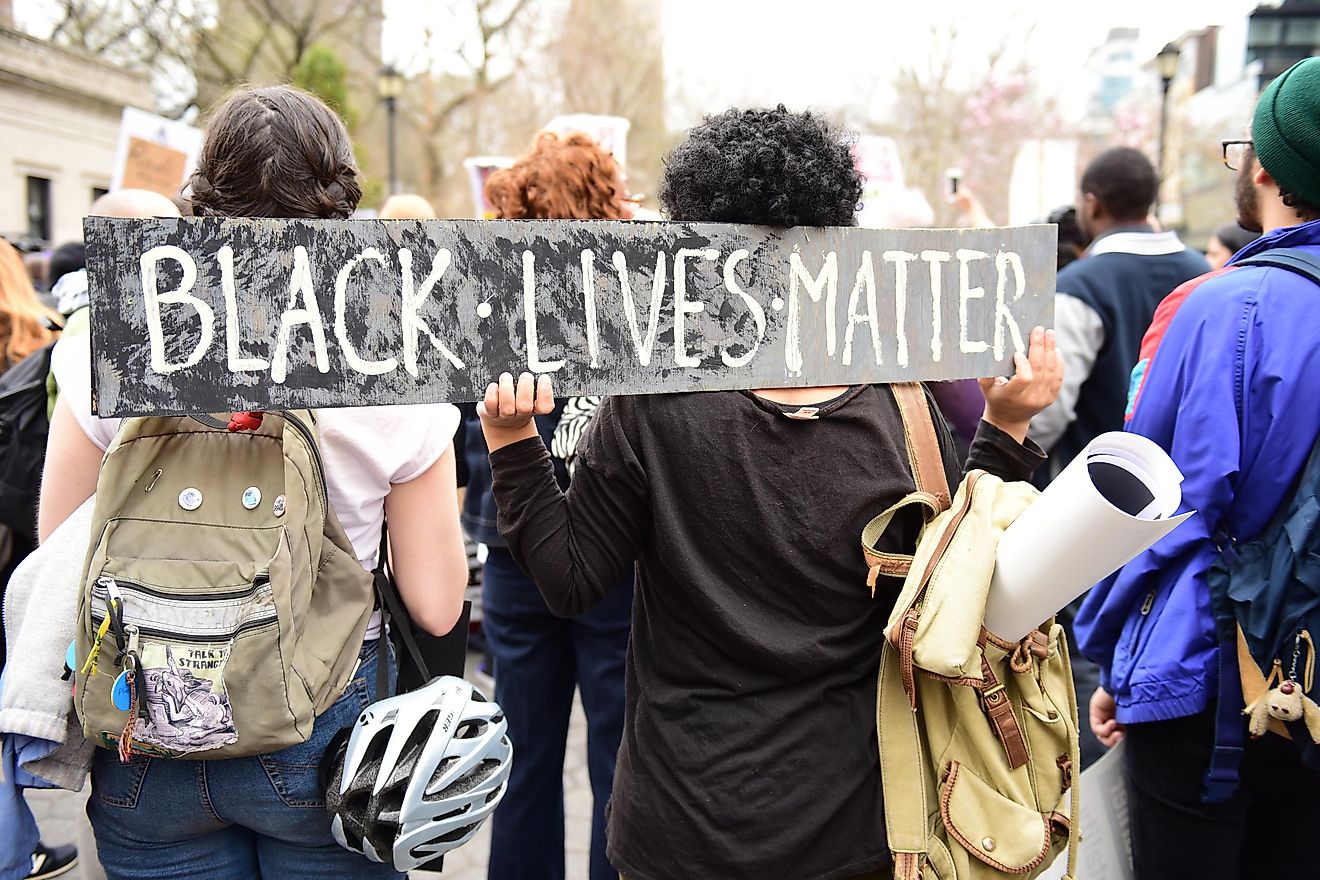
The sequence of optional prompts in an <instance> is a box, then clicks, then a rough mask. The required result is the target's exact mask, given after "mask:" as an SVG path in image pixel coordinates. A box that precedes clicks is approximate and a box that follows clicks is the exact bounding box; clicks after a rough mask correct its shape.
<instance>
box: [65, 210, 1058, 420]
mask: <svg viewBox="0 0 1320 880" xmlns="http://www.w3.org/2000/svg"><path fill="white" fill-rule="evenodd" d="M84 231H85V236H86V242H87V266H88V276H89V285H90V289H91V298H92V353H93V359H92V362H93V373H94V377H93V382H94V388H95V408H96V411H97V412H98V413H99V414H100V415H102V416H127V415H149V414H159V415H164V414H182V413H197V412H221V411H233V410H283V409H293V408H302V407H333V406H366V405H375V404H394V403H423V402H431V401H442V400H447V401H455V402H457V401H470V400H476V399H478V398H480V397H481V396H482V394H483V393H484V391H485V388H486V385H487V383H489V382H490V381H491V380H492V379H494V378H495V377H497V376H498V375H499V374H500V373H501V372H504V371H509V372H513V373H518V372H522V371H531V372H533V373H548V374H550V375H552V376H553V378H554V380H555V388H556V392H557V393H559V394H561V395H566V396H567V395H578V394H646V393H660V392H676V391H706V390H716V389H733V388H769V387H790V386H806V385H849V384H858V383H870V382H893V381H904V380H912V379H921V380H936V379H958V378H967V377H972V376H989V375H997V374H1003V373H1006V372H1009V371H1010V369H1011V363H1012V355H1013V352H1014V351H1022V350H1024V349H1025V344H1026V338H1027V335H1028V334H1029V332H1030V329H1031V328H1032V327H1033V326H1035V325H1037V324H1044V325H1046V326H1049V325H1050V324H1051V323H1052V316H1053V304H1054V262H1055V235H1056V233H1055V227H1053V226H1024V227H1011V228H1001V229H897V230H885V229H857V228H850V227H843V228H824V229H822V228H808V227H800V228H795V229H770V228H766V227H761V226H739V225H726V224H702V223H643V222H619V221H571V220H546V221H540V220H531V221H512V220H492V221H481V220H428V221H411V220H388V221H385V220H265V219H220V218H186V219H155V220H123V219H111V218H100V217H97V218H88V219H87V221H86V222H85V224H84Z"/></svg>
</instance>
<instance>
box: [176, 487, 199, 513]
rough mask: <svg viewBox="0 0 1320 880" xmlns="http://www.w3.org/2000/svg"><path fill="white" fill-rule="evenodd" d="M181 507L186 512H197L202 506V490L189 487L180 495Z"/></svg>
mask: <svg viewBox="0 0 1320 880" xmlns="http://www.w3.org/2000/svg"><path fill="white" fill-rule="evenodd" d="M179 506H180V507H182V508H183V509H184V510H196V509H197V508H199V507H201V506H202V490H201V489H194V488H192V487H189V488H187V489H184V490H183V491H182V492H180V493H179Z"/></svg>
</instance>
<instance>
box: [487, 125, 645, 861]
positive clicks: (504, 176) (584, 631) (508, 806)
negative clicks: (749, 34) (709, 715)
mask: <svg viewBox="0 0 1320 880" xmlns="http://www.w3.org/2000/svg"><path fill="white" fill-rule="evenodd" d="M486 197H487V198H488V199H489V201H490V203H491V205H493V206H494V208H495V212H496V215H497V216H498V217H499V218H501V219H504V218H515V219H528V218H537V219H578V220H587V219H595V220H625V219H628V218H629V217H631V216H632V209H631V206H630V205H629V203H628V199H627V190H626V189H625V188H624V183H623V175H622V173H621V171H620V169H619V166H618V163H616V162H615V161H614V157H613V156H611V155H610V154H609V153H608V152H606V151H605V150H604V149H603V148H602V147H601V146H600V145H599V144H597V143H596V142H595V141H594V140H592V139H591V138H589V137H588V136H587V135H585V134H581V133H574V134H567V135H564V136H559V135H556V134H553V133H551V132H542V133H541V134H540V135H539V136H538V137H537V139H536V143H535V146H534V147H533V148H532V151H531V153H529V154H528V155H526V156H524V157H523V158H521V159H519V160H518V161H517V162H515V163H514V164H513V166H512V167H510V168H505V169H501V170H499V171H496V172H495V173H494V174H492V175H491V176H490V178H489V180H487V182H486ZM560 416H561V411H560V410H559V409H558V408H557V409H556V410H555V411H554V412H553V413H543V414H541V416H540V417H539V418H538V419H537V427H538V428H539V429H540V430H541V431H542V432H543V436H545V437H546V438H547V439H549V438H550V437H551V435H552V432H554V431H556V430H557V429H558V428H559V427H560ZM469 419H470V424H469V427H470V430H469V431H468V434H467V448H466V454H467V459H468V462H469V465H470V470H469V477H468V492H467V496H466V498H465V499H464V509H463V522H464V524H465V525H466V526H467V528H468V532H469V534H471V535H472V537H473V539H474V540H476V541H480V542H481V543H483V544H485V545H486V546H487V548H488V555H487V557H486V567H485V569H484V571H483V575H482V605H483V615H484V620H483V622H482V630H483V632H484V633H485V635H486V640H487V643H488V644H489V645H490V651H491V656H492V657H493V658H494V661H495V702H497V703H499V705H500V706H501V707H502V708H503V709H504V711H505V712H506V713H507V716H508V719H509V739H510V741H511V742H512V743H513V748H514V750H515V752H516V753H517V756H518V759H517V760H516V761H514V762H513V769H512V771H510V774H509V791H508V796H507V797H506V798H505V799H504V801H503V802H502V803H501V804H500V808H499V809H498V810H496V811H495V815H494V817H493V818H492V819H491V841H490V863H489V868H488V873H487V877H488V878H489V880H536V878H544V880H555V878H559V880H562V878H563V877H564V751H565V748H566V746H567V741H568V719H569V715H570V713H571V712H572V709H573V694H574V692H575V691H576V692H577V693H579V694H580V695H581V699H582V708H583V711H584V712H585V714H586V716H587V768H588V770H589V772H590V776H591V788H592V810H591V868H590V875H589V876H590V878H591V880H612V878H615V877H617V876H618V875H617V874H615V872H614V870H613V869H612V868H611V867H610V864H609V860H608V859H607V858H606V856H605V804H606V803H607V802H608V801H609V797H610V788H611V787H612V785H613V782H614V764H615V757H616V755H617V754H618V751H619V738H620V736H622V733H623V668H624V655H625V654H626V653H627V650H628V631H629V621H630V619H631V608H632V593H633V590H632V580H633V576H632V572H631V571H628V572H627V574H626V575H624V576H621V577H619V578H618V579H616V581H615V586H614V588H612V589H611V590H609V591H608V594H607V596H606V597H605V599H604V600H603V601H602V602H601V603H600V604H599V605H597V606H596V607H595V608H592V609H591V610H590V611H588V612H587V613H585V614H582V615H580V616H577V617H574V618H573V619H572V620H562V619H560V618H559V617H556V616H555V615H554V614H552V613H551V612H550V609H549V608H547V607H546V603H545V600H544V599H542V598H541V595H540V593H538V592H537V589H536V585H535V584H534V583H532V582H531V580H530V579H528V577H527V575H526V574H525V573H524V572H523V570H522V569H520V568H519V567H518V563H516V562H514V560H513V557H512V556H511V555H510V554H509V550H508V548H507V547H505V543H504V539H503V538H501V537H500V533H499V530H498V528H497V526H496V519H497V516H498V510H497V509H496V503H495V497H494V495H493V494H492V493H491V488H490V483H491V481H490V468H489V466H488V465H487V464H486V445H485V443H484V441H483V440H482V437H481V432H480V431H479V430H478V429H477V425H476V424H474V423H475V421H476V420H475V419H474V418H472V417H469ZM571 454H572V450H571V449H569V450H566V451H565V454H564V455H563V456H561V457H560V458H559V460H558V461H557V463H556V464H557V469H558V470H559V472H560V476H561V477H563V478H564V484H565V485H567V477H568V474H567V473H566V472H565V471H564V470H563V467H564V459H566V458H569V457H570V456H571Z"/></svg>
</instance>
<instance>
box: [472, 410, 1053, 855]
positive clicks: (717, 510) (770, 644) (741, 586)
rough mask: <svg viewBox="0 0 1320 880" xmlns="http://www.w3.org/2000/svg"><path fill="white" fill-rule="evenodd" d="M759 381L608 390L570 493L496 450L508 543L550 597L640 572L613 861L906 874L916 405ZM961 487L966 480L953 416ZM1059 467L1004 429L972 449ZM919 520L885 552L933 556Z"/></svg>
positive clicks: (576, 595) (589, 596) (989, 431)
mask: <svg viewBox="0 0 1320 880" xmlns="http://www.w3.org/2000/svg"><path fill="white" fill-rule="evenodd" d="M796 409H797V407H784V406H781V405H779V404H776V403H774V402H772V401H768V400H765V399H763V398H759V397H757V396H756V395H754V394H751V393H744V392H713V393H704V394H674V395H661V396H645V397H614V398H610V399H608V400H607V401H606V402H605V404H604V405H603V406H602V407H601V409H600V410H599V412H598V413H597V415H596V420H595V422H594V423H593V424H592V426H591V428H590V429H589V431H588V433H587V435H586V437H585V438H584V440H583V443H582V446H581V447H579V464H578V469H577V472H576V474H575V477H574V480H573V484H572V486H571V488H570V489H569V491H568V494H567V496H565V495H564V494H562V493H561V492H560V490H559V487H558V485H556V483H555V480H554V476H553V473H552V472H551V468H550V458H549V455H548V453H547V452H546V450H545V447H544V446H543V444H542V443H541V441H540V440H539V439H529V440H525V441H522V442H519V443H515V444H512V445H510V446H506V447H504V448H503V449H500V450H497V451H496V452H495V453H493V454H492V455H491V457H490V459H491V466H492V471H493V475H494V492H495V496H496V500H497V501H498V504H499V509H500V530H501V532H502V533H503V534H504V537H505V540H506V542H507V544H508V547H509V549H510V551H511V552H512V553H513V555H514V557H515V559H517V561H518V562H519V564H520V565H522V567H523V568H524V569H525V570H526V571H527V572H528V573H529V574H530V576H531V577H532V579H533V580H534V581H535V582H536V583H537V585H538V586H539V587H540V589H541V592H542V594H543V595H544V596H545V599H546V602H547V603H548V604H549V606H550V608H551V609H552V610H554V611H555V612H556V613H559V614H575V613H579V612H582V611H584V610H586V609H588V608H590V607H591V606H592V605H593V604H594V603H596V602H597V601H599V600H600V599H601V597H602V596H603V595H604V594H605V592H606V590H608V589H609V587H610V586H611V585H613V584H615V583H617V582H618V581H619V580H620V579H621V578H622V576H623V575H624V574H625V573H626V572H627V570H628V569H629V568H630V567H631V566H632V565H633V561H634V560H636V562H637V572H638V579H637V592H636V595H635V599H634V602H633V630H632V641H631V643H630V645H629V648H628V663H627V677H626V686H625V695H626V715H625V719H624V735H623V743H622V746H621V747H620V751H619V760H618V769H617V771H616V774H615V779H614V793H613V797H612V800H611V815H610V824H609V850H608V851H609V856H610V861H611V862H612V863H613V864H614V866H615V867H616V868H618V869H619V870H620V871H621V872H623V873H624V874H626V875H628V876H629V877H630V878H633V880H690V878H694V877H719V878H730V880H740V878H746V880H765V878H767V877H775V878H785V880H790V878H791V880H833V878H844V877H851V876H853V875H855V874H859V873H863V872H866V871H871V870H875V869H877V868H881V867H883V866H885V865H886V864H888V862H889V858H890V857H889V852H888V847H887V842H886V839H885V827H884V808H883V804H882V799H881V787H880V765H879V756H878V752H877V745H876V732H875V705H876V703H875V701H876V676H877V672H878V670H879V663H880V650H881V643H882V640H883V638H884V632H883V631H884V626H885V622H886V620H887V618H888V615H889V612H890V609H891V607H892V605H893V602H894V599H895V598H896V596H897V593H898V589H899V586H900V584H899V583H898V582H897V581H895V580H887V579H882V580H881V582H880V584H879V588H878V589H877V591H876V596H875V598H874V599H873V598H871V591H870V589H869V588H868V587H867V585H866V575H867V568H866V564H865V561H864V559H863V557H862V553H861V544H860V536H861V532H862V527H863V526H864V525H865V524H866V523H867V522H868V521H869V520H870V519H871V518H872V517H874V516H876V515H877V514H879V513H880V512H881V511H883V510H884V509H885V508H886V507H888V506H889V505H890V504H892V503H894V502H895V501H897V500H898V499H900V498H901V497H903V496H904V495H906V494H907V493H909V492H911V491H913V490H914V489H915V484H914V481H913V478H912V475H911V473H910V471H909V466H908V457H907V451H906V449H905V447H904V439H903V438H904V434H903V427H902V421H901V418H900V415H899V412H898V407H897V404H896V403H895V401H894V398H893V396H892V394H891V393H890V392H889V390H888V388H886V387H885V386H859V387H855V388H852V389H849V390H848V392H847V393H845V394H843V395H841V396H839V397H838V398H835V399H834V400H832V401H829V402H828V403H825V404H822V405H821V406H820V409H819V412H818V413H817V414H816V418H814V419H810V420H802V419H795V418H789V417H788V416H787V414H786V412H787V411H790V410H796ZM936 424H937V429H938V433H939V435H940V444H941V451H942V453H943V456H944V464H945V470H946V472H947V473H948V474H949V477H950V481H951V486H950V488H951V489H952V488H953V487H954V481H955V480H956V478H957V476H958V475H959V474H960V472H961V470H960V468H959V467H958V463H957V461H956V457H955V453H954V451H953V450H954V447H953V443H952V440H951V438H950V437H949V432H948V429H947V427H946V426H945V425H944V422H943V420H942V419H940V418H939V417H938V415H937V416H936ZM1043 458H1044V456H1043V454H1042V453H1041V452H1040V451H1039V450H1038V449H1036V448H1035V447H1034V446H1032V447H1030V448H1028V447H1024V446H1022V445H1020V444H1018V443H1016V442H1015V441H1014V440H1013V439H1012V438H1011V437H1008V436H1007V435H1006V434H1003V433H1002V432H1000V431H998V430H996V429H995V428H993V427H991V426H989V425H987V424H984V423H983V424H982V425H981V429H980V431H979V433H978V434H977V437H976V439H975V441H974V443H973V445H972V449H971V454H970V456H969V458H968V466H969V467H977V468H982V469H984V470H987V471H989V472H991V473H994V474H996V475H998V476H1001V477H1003V478H1005V479H1025V478H1027V477H1029V476H1030V474H1031V471H1032V470H1033V469H1034V468H1035V467H1036V465H1037V464H1038V463H1039V462H1040V461H1042V460H1043ZM919 528H920V521H919V519H918V517H917V515H916V514H913V515H912V516H910V517H903V516H900V517H899V518H898V519H896V520H895V522H894V524H893V525H892V526H891V527H890V529H889V532H888V534H887V535H885V537H884V541H883V544H882V547H881V549H885V550H890V551H892V552H903V553H911V552H912V550H913V548H914V547H915V544H916V536H917V532H918V530H919Z"/></svg>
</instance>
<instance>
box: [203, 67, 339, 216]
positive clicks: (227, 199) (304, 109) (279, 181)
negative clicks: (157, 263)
mask: <svg viewBox="0 0 1320 880" xmlns="http://www.w3.org/2000/svg"><path fill="white" fill-rule="evenodd" d="M357 174H358V171H357V166H356V164H355V163H354V161H353V147H352V144H351V143H350V142H349V139H348V131H347V130H345V128H344V124H343V122H341V121H340V119H339V117H338V116H336V115H335V113H334V111H333V110H331V109H330V108H329V107H327V106H326V105H325V104H324V103H323V102H322V101H321V100H320V99H319V98H317V97H316V96H314V95H311V94H309V93H307V92H304V91H303V90H301V89H296V88H294V87H292V86H266V87H263V88H243V89H239V90H238V91H235V92H233V93H232V94H230V96H229V97H228V98H226V99H225V102H224V103H223V104H221V105H220V107H219V109H217V110H216V111H215V113H214V115H212V117H211V119H210V120H209V121H208V122H207V125H206V142H205V143H204V144H203V145H202V153H201V156H200V157H199V158H198V160H197V170H196V171H195V172H194V173H193V176H192V180H191V181H190V182H189V186H190V188H191V195H190V196H189V201H190V203H191V207H192V213H193V215H194V216H197V217H309V218H318V217H319V218H323V219H331V220H342V219H345V218H347V217H348V216H349V215H350V214H352V213H353V211H354V209H356V208H357V203H358V200H359V199H360V198H362V187H361V186H360V185H359V184H358V179H357Z"/></svg>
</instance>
